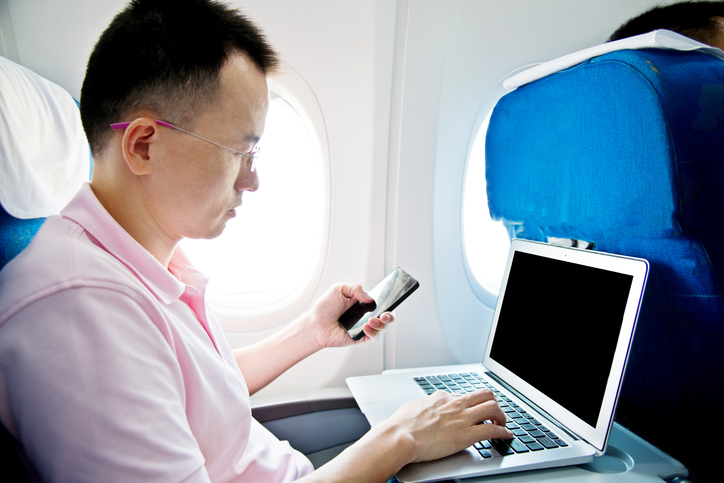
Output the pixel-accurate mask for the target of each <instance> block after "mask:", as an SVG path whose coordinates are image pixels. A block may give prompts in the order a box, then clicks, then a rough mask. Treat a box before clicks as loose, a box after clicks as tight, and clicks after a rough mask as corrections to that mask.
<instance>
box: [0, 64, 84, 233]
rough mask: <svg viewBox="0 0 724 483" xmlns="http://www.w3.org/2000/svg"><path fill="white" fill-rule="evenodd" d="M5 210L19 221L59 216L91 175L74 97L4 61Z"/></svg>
mask: <svg viewBox="0 0 724 483" xmlns="http://www.w3.org/2000/svg"><path fill="white" fill-rule="evenodd" d="M0 119H2V122H0V204H2V207H3V208H4V209H5V211H7V212H8V213H9V214H10V215H12V216H14V217H16V218H23V219H27V218H43V217H47V216H49V215H52V214H57V213H58V212H59V211H60V209H61V208H62V207H63V206H65V204H66V203H67V202H68V201H69V200H70V199H71V198H72V197H73V195H74V194H75V193H76V192H77V191H78V189H79V188H80V186H81V184H82V183H83V182H84V181H87V180H88V178H89V173H90V151H89V147H88V141H87V140H86V137H85V133H84V132H83V127H82V125H81V120H80V111H79V109H78V106H77V104H76V102H75V100H74V99H73V97H72V96H71V95H70V94H69V93H68V92H67V91H65V90H64V89H63V88H62V87H60V86H58V85H56V84H54V83H52V82H50V81H48V80H47V79H44V78H43V77H41V76H39V75H37V74H36V73H34V72H32V71H30V70H29V69H27V68H25V67H23V66H21V65H18V64H16V63H14V62H12V61H10V60H8V59H6V58H4V57H2V56H0Z"/></svg>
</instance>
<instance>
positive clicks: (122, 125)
mask: <svg viewBox="0 0 724 483" xmlns="http://www.w3.org/2000/svg"><path fill="white" fill-rule="evenodd" d="M153 122H155V123H156V124H158V125H159V126H163V127H168V128H171V129H176V130H177V131H181V132H183V133H186V134H189V135H191V136H193V137H195V138H199V139H201V140H202V141H206V142H207V143H211V144H215V145H216V146H219V147H221V148H224V149H226V150H228V151H231V152H232V153H234V154H236V155H237V156H239V157H241V158H246V159H247V162H246V163H245V165H246V167H248V168H249V170H250V171H251V172H252V173H253V172H254V171H255V170H256V162H257V159H258V158H257V156H258V155H259V146H258V145H257V146H254V148H253V149H252V150H251V151H250V152H248V153H242V152H240V151H237V150H236V149H231V148H230V147H227V146H224V145H223V144H219V143H217V142H214V141H211V140H210V139H206V138H203V137H201V136H199V135H198V134H194V133H192V132H189V131H187V130H185V129H181V128H180V127H178V126H176V125H174V124H171V123H170V122H166V121H159V120H158V119H154V120H153ZM130 125H131V123H130V122H116V123H113V124H111V129H114V130H116V131H119V130H122V129H126V128H127V127H128V126H130ZM249 162H250V163H251V166H249V164H248V163H249Z"/></svg>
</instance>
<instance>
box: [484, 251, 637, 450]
mask: <svg viewBox="0 0 724 483" xmlns="http://www.w3.org/2000/svg"><path fill="white" fill-rule="evenodd" d="M647 269H648V264H647V263H646V262H645V261H643V260H639V259H632V258H627V257H619V256H615V255H609V254H604V253H600V252H591V251H584V250H579V249H570V248H561V247H554V246H551V245H547V244H541V243H535V242H527V241H521V240H514V243H513V245H512V246H511V253H510V256H509V260H508V266H507V268H506V275H505V278H504V280H503V288H502V289H501V293H500V297H499V299H498V307H497V308H496V313H495V317H494V321H493V328H492V332H491V336H492V337H491V339H490V341H489V344H488V348H487V351H486V358H485V360H484V361H483V363H484V365H485V366H486V367H488V368H490V369H491V370H492V371H493V372H494V373H495V374H496V375H497V376H498V377H499V378H501V379H503V380H504V381H505V382H506V383H508V384H509V385H511V386H512V387H513V388H515V389H516V390H517V391H518V392H520V393H522V394H524V395H525V396H526V397H527V398H528V399H530V400H532V401H533V402H535V403H536V404H537V405H539V406H540V407H541V408H542V409H543V410H545V411H546V412H548V413H549V414H551V415H552V416H553V417H554V418H556V419H558V420H559V421H560V422H562V423H564V424H566V425H567V426H568V425H569V424H570V422H571V421H570V420H571V419H573V420H574V424H573V426H574V427H575V426H576V424H575V423H576V422H578V423H579V424H578V425H577V426H578V427H577V428H576V429H574V430H575V431H576V432H577V433H578V434H579V435H581V436H582V437H584V439H586V440H588V437H592V436H595V437H594V438H593V439H594V440H595V439H598V440H599V443H601V441H600V440H601V438H603V443H602V445H601V446H600V447H599V446H597V445H596V444H594V446H596V447H597V448H599V449H601V450H602V448H603V447H604V446H605V439H606V433H607V431H608V427H610V424H611V422H612V418H613V409H614V408H615V402H616V399H617V396H618V389H619V387H620V382H621V378H622V376H623V369H624V366H625V362H626V357H627V355H628V348H629V346H630V341H631V337H632V335H633V328H634V324H635V320H636V315H637V312H638V307H639V305H640V300H641V296H642V294H643V286H644V283H645V279H646V274H647ZM531 396H532V397H531ZM541 401H542V403H541ZM569 416H572V417H569ZM587 436H588V437H587ZM589 442H591V441H589Z"/></svg>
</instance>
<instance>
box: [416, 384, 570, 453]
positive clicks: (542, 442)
mask: <svg viewBox="0 0 724 483" xmlns="http://www.w3.org/2000/svg"><path fill="white" fill-rule="evenodd" d="M414 380H415V382H416V383H417V385H418V386H420V389H422V390H423V391H424V392H425V394H428V395H429V394H432V393H434V392H435V391H447V392H449V393H452V394H466V393H469V392H473V391H477V390H478V389H490V390H491V391H493V394H495V399H496V400H497V401H498V404H499V405H500V408H501V409H502V410H503V412H504V413H505V415H506V417H507V421H506V424H505V426H506V427H507V428H508V429H509V430H510V431H511V432H512V433H513V434H514V435H515V437H514V438H513V439H510V440H503V439H490V440H485V441H480V442H478V443H475V444H474V445H473V447H474V448H475V450H476V451H477V452H478V453H479V454H480V456H482V457H483V458H492V457H493V455H492V454H491V453H490V451H489V450H490V449H492V448H495V451H497V452H498V454H500V455H501V456H508V455H513V454H516V453H529V452H531V451H543V450H547V449H556V448H560V447H563V446H568V444H566V442H565V441H563V439H562V438H560V437H559V436H558V435H557V434H555V433H554V432H553V431H551V430H550V429H548V428H547V427H545V426H544V425H543V424H542V423H541V422H540V421H538V420H537V419H535V417H534V416H533V415H532V414H530V413H528V412H527V411H526V410H525V409H523V408H522V407H521V406H519V405H518V404H516V403H515V402H514V401H512V400H511V399H510V398H509V397H507V396H506V395H505V394H503V393H502V392H501V391H500V390H498V388H497V387H495V386H494V385H493V384H491V383H490V382H489V381H488V380H486V379H484V378H483V377H482V376H480V375H479V374H477V373H475V372H464V373H457V374H438V375H435V376H426V377H415V378H414Z"/></svg>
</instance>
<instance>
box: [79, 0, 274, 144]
mask: <svg viewBox="0 0 724 483" xmlns="http://www.w3.org/2000/svg"><path fill="white" fill-rule="evenodd" d="M235 51H241V52H244V53H245V54H246V55H247V56H248V57H249V58H250V59H251V61H252V62H253V63H254V64H255V65H256V66H257V67H258V68H259V69H260V70H261V72H262V73H264V74H265V75H267V74H269V73H271V72H273V71H274V70H275V69H276V67H277V65H278V63H279V60H278V56H277V54H276V52H275V51H274V49H273V48H272V47H271V46H270V45H269V44H268V42H267V40H266V38H265V37H264V35H263V33H262V32H261V30H260V29H259V28H258V27H257V26H256V25H255V24H253V23H252V22H251V21H250V20H249V19H248V18H247V17H245V16H244V15H242V14H241V13H240V12H238V11H236V10H234V9H231V8H230V7H228V6H226V5H224V4H222V3H219V2H217V1H214V0H133V1H132V2H130V4H129V5H128V6H127V7H126V8H125V9H124V10H123V11H121V12H120V13H119V14H118V15H116V17H115V18H114V19H113V21H112V22H111V24H110V25H109V26H108V28H107V29H106V30H105V31H104V32H103V34H102V35H101V37H100V39H99V40H98V42H97V43H96V45H95V47H94V49H93V52H92V53H91V55H90V58H89V59H88V66H87V68H86V75H85V79H84V80H83V86H82V88H81V95H80V111H81V119H82V121H83V129H84V130H85V132H86V136H87V138H88V142H89V143H90V146H91V151H92V152H93V154H94V155H96V154H98V153H99V152H100V151H102V149H103V148H104V146H105V145H106V143H107V140H108V138H109V137H110V136H111V135H112V131H111V129H110V127H109V124H110V123H112V122H120V121H122V120H124V116H127V115H128V114H129V113H131V112H134V111H137V110H142V109H148V110H152V111H154V112H156V113H157V114H158V115H159V116H160V117H161V118H162V119H163V118H165V119H167V120H170V121H171V122H174V123H178V124H179V125H181V124H184V125H186V126H189V127H192V126H193V122H194V120H195V116H196V114H197V113H198V112H199V111H200V110H202V109H203V108H204V107H208V106H209V105H210V104H211V103H213V102H215V101H216V100H217V99H218V93H219V75H220V72H221V68H222V67H223V65H224V63H225V61H226V59H227V58H228V57H229V55H230V54H232V53H233V52H235Z"/></svg>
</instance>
